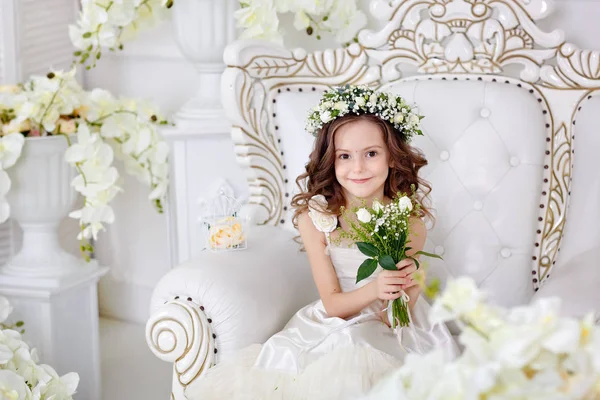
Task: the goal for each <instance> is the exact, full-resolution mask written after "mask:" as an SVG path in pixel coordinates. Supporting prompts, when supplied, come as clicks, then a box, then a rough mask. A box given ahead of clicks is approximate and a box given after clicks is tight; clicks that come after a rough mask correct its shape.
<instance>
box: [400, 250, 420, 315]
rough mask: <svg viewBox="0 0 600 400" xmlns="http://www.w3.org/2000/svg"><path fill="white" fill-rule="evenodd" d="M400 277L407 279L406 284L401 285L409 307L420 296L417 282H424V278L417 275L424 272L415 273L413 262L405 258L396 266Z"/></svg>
mask: <svg viewBox="0 0 600 400" xmlns="http://www.w3.org/2000/svg"><path fill="white" fill-rule="evenodd" d="M396 267H398V270H399V272H400V273H401V275H402V276H403V277H404V278H405V279H407V283H405V284H403V285H401V288H402V290H404V292H405V293H406V294H407V295H408V297H410V301H409V303H410V306H411V308H412V305H414V304H415V302H416V301H417V299H418V298H419V295H420V294H421V290H422V289H421V285H419V282H421V281H424V279H423V278H424V276H423V277H422V278H421V277H417V274H422V273H424V271H417V266H416V265H415V262H414V261H413V260H411V259H410V258H406V259H404V260H402V261H400V262H399V263H398V264H396Z"/></svg>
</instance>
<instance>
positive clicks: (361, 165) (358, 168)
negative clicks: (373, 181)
mask: <svg viewBox="0 0 600 400" xmlns="http://www.w3.org/2000/svg"><path fill="white" fill-rule="evenodd" d="M353 169H354V171H355V172H362V171H363V170H364V169H365V160H363V159H362V158H361V157H356V158H355V159H354V165H353Z"/></svg>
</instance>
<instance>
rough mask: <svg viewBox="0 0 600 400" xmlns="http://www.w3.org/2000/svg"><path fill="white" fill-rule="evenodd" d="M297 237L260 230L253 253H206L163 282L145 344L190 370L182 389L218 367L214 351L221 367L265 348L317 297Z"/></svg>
mask: <svg viewBox="0 0 600 400" xmlns="http://www.w3.org/2000/svg"><path fill="white" fill-rule="evenodd" d="M294 236H295V235H294V234H293V233H291V232H288V231H285V230H283V229H281V228H276V227H273V226H255V227H252V228H251V232H249V243H248V249H246V250H239V251H230V252H223V253H212V252H209V251H206V252H202V253H201V254H200V255H198V256H197V257H196V258H194V259H193V260H190V261H188V262H186V263H185V264H183V265H181V266H179V267H176V268H174V269H173V270H171V271H169V273H167V274H166V275H165V276H164V277H163V278H162V279H161V280H160V282H159V283H158V285H157V286H156V288H155V290H154V293H153V295H152V301H151V310H150V312H151V317H150V319H149V320H148V322H147V324H146V340H147V342H148V345H149V346H150V349H151V350H152V351H153V352H154V354H155V355H156V356H157V357H159V358H161V359H163V360H165V361H170V362H175V363H176V365H175V367H176V370H180V371H187V372H186V374H187V375H186V379H184V380H185V381H187V382H182V383H183V384H186V383H189V382H190V381H191V380H193V379H194V378H195V377H196V375H197V374H199V373H202V371H203V370H204V369H205V368H208V367H210V364H212V363H214V362H215V361H216V360H215V359H214V354H215V352H216V351H215V350H214V349H218V355H219V360H218V361H220V360H223V359H226V358H227V357H228V356H231V355H232V354H233V353H235V351H236V350H238V349H240V348H243V347H246V346H248V345H250V344H252V343H263V342H264V341H265V340H266V339H268V338H269V337H270V336H271V335H272V334H274V333H275V332H277V331H279V330H281V329H282V328H283V327H284V325H285V324H286V323H287V321H288V320H289V318H291V316H292V315H293V314H294V313H295V312H296V311H298V310H299V309H300V308H301V307H303V306H304V305H306V304H308V303H310V302H312V301H314V300H316V299H318V293H317V291H316V288H315V285H314V282H313V279H312V275H311V271H310V266H309V263H308V259H307V257H306V254H305V253H304V252H300V251H299V248H300V246H299V245H298V244H297V243H295V242H294V240H293V239H294ZM213 334H214V336H213ZM178 365H179V367H178Z"/></svg>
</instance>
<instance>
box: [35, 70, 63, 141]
mask: <svg viewBox="0 0 600 400" xmlns="http://www.w3.org/2000/svg"><path fill="white" fill-rule="evenodd" d="M64 82H65V80H64V79H62V78H61V80H60V83H59V84H58V89H56V92H54V94H53V95H52V98H51V99H50V103H48V106H47V107H46V109H45V110H44V113H43V114H42V118H41V119H40V122H39V123H38V125H39V128H40V130H41V128H43V126H44V118H46V114H48V110H50V107H51V106H52V103H54V100H56V96H57V95H58V92H60V89H62V86H63V83H64Z"/></svg>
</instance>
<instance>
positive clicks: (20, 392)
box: [0, 370, 31, 400]
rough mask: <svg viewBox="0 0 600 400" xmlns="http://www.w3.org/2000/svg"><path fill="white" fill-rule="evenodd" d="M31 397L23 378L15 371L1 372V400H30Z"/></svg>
mask: <svg viewBox="0 0 600 400" xmlns="http://www.w3.org/2000/svg"><path fill="white" fill-rule="evenodd" d="M30 395H31V392H30V390H29V388H28V387H27V383H25V379H23V377H22V376H20V375H18V374H17V373H15V372H13V371H8V370H0V399H7V400H28V399H29V398H30Z"/></svg>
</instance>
